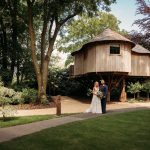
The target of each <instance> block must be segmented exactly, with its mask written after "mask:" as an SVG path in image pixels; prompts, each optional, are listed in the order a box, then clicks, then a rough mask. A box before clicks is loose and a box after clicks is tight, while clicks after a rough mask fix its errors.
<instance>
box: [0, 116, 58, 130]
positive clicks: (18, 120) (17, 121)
mask: <svg viewBox="0 0 150 150" xmlns="http://www.w3.org/2000/svg"><path fill="white" fill-rule="evenodd" d="M55 117H57V116H55V115H37V116H26V117H12V118H6V121H3V119H2V118H0V128H4V127H10V126H16V125H21V124H27V123H32V122H37V121H42V120H48V119H52V118H55Z"/></svg>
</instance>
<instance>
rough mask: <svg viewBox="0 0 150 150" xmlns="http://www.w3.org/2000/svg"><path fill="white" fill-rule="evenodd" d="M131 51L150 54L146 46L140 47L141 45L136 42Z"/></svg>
mask: <svg viewBox="0 0 150 150" xmlns="http://www.w3.org/2000/svg"><path fill="white" fill-rule="evenodd" d="M132 51H133V52H136V53H141V54H150V51H149V50H147V49H146V48H144V47H142V46H141V45H139V44H137V45H136V46H135V47H134V48H133V49H132Z"/></svg>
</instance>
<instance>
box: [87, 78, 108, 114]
mask: <svg viewBox="0 0 150 150" xmlns="http://www.w3.org/2000/svg"><path fill="white" fill-rule="evenodd" d="M107 89H108V87H107V85H106V84H105V81H104V80H101V85H99V82H97V81H96V82H95V83H94V87H93V91H92V93H93V97H92V102H91V105H90V107H89V108H88V109H87V110H86V112H92V113H103V114H104V113H106V95H107Z"/></svg>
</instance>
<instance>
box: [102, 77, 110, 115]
mask: <svg viewBox="0 0 150 150" xmlns="http://www.w3.org/2000/svg"><path fill="white" fill-rule="evenodd" d="M107 89H108V87H107V85H106V84H105V81H104V80H101V86H100V90H101V91H102V93H103V97H102V99H101V107H102V114H104V113H106V95H107Z"/></svg>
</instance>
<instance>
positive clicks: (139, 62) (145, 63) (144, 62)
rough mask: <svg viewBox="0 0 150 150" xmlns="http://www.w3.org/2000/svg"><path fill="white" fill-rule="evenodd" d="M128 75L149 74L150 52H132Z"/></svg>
mask: <svg viewBox="0 0 150 150" xmlns="http://www.w3.org/2000/svg"><path fill="white" fill-rule="evenodd" d="M131 66H132V70H131V73H130V74H129V75H130V76H150V54H142V55H140V54H138V53H132V59H131Z"/></svg>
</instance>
